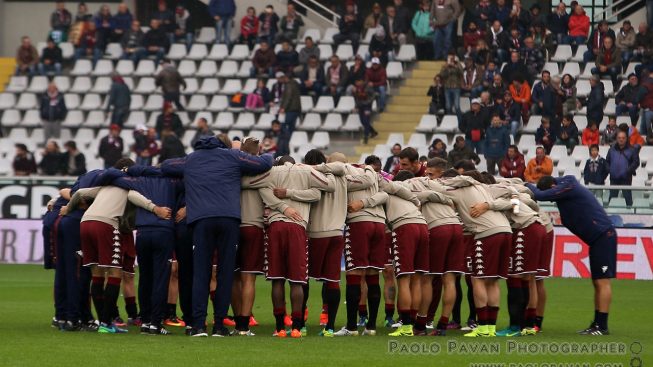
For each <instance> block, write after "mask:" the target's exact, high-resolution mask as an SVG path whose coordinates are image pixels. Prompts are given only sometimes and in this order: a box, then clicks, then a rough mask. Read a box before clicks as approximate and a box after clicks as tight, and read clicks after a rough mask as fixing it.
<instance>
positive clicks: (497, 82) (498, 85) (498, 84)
mask: <svg viewBox="0 0 653 367" xmlns="http://www.w3.org/2000/svg"><path fill="white" fill-rule="evenodd" d="M488 92H490V97H492V100H493V101H494V102H495V103H496V102H497V101H498V100H503V96H504V95H505V94H506V92H509V91H508V87H506V84H505V83H504V82H503V78H502V77H501V74H499V73H496V74H494V77H493V81H492V84H491V85H490V87H489V88H488Z"/></svg>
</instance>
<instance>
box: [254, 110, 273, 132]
mask: <svg viewBox="0 0 653 367" xmlns="http://www.w3.org/2000/svg"><path fill="white" fill-rule="evenodd" d="M275 118H276V117H275V116H274V115H273V114H270V113H262V114H261V116H259V117H258V121H256V126H255V129H256V130H269V129H270V128H271V127H272V121H274V119H275Z"/></svg>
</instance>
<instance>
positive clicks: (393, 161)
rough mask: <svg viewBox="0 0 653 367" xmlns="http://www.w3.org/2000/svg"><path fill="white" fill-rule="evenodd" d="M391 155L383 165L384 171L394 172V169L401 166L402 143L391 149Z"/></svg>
mask: <svg viewBox="0 0 653 367" xmlns="http://www.w3.org/2000/svg"><path fill="white" fill-rule="evenodd" d="M390 153H392V155H391V156H389V157H388V159H386V161H385V165H384V166H383V171H385V172H394V170H395V169H396V168H397V167H399V153H401V144H395V145H393V146H392V149H390Z"/></svg>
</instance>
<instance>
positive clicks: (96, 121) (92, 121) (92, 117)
mask: <svg viewBox="0 0 653 367" xmlns="http://www.w3.org/2000/svg"><path fill="white" fill-rule="evenodd" d="M84 126H85V127H102V126H107V121H106V116H105V115H104V112H103V111H91V112H89V113H88V115H87V116H86V121H84ZM100 136H102V135H100Z"/></svg>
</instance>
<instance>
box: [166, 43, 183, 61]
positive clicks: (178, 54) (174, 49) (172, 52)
mask: <svg viewBox="0 0 653 367" xmlns="http://www.w3.org/2000/svg"><path fill="white" fill-rule="evenodd" d="M166 57H167V58H168V59H170V60H181V59H183V58H184V57H186V45H184V44H182V43H173V44H172V45H171V46H170V49H169V50H168V54H167V55H166Z"/></svg>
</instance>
